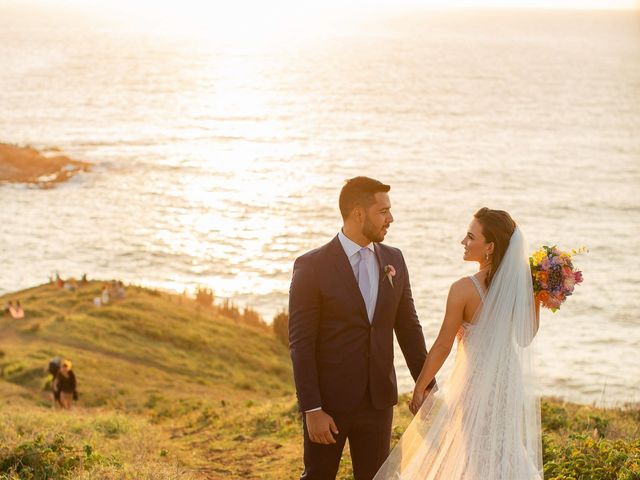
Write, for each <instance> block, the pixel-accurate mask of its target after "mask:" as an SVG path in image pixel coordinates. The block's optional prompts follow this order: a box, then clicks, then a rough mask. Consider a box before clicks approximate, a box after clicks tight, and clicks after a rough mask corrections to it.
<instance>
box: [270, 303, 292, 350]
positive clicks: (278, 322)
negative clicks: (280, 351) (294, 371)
mask: <svg viewBox="0 0 640 480" xmlns="http://www.w3.org/2000/svg"><path fill="white" fill-rule="evenodd" d="M273 333H274V334H275V336H276V338H277V339H278V340H280V341H281V342H282V343H283V344H284V345H286V346H289V314H288V313H287V312H285V311H284V310H283V311H282V312H280V313H279V314H277V315H276V316H275V317H273Z"/></svg>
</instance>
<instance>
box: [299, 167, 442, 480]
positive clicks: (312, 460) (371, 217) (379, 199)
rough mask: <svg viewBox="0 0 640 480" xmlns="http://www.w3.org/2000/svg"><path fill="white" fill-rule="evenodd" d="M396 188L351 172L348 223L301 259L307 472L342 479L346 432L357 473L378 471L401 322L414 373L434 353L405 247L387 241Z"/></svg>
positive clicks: (364, 478) (393, 393) (309, 476)
mask: <svg viewBox="0 0 640 480" xmlns="http://www.w3.org/2000/svg"><path fill="white" fill-rule="evenodd" d="M390 188H391V187H390V186H389V185H384V184H383V183H381V182H379V181H377V180H374V179H372V178H367V177H355V178H352V179H350V180H348V181H347V182H346V184H345V185H344V187H343V188H342V191H341V192H340V201H339V204H340V212H341V214H342V218H343V220H344V224H343V226H342V230H341V231H340V232H338V235H336V236H335V237H334V238H333V240H331V241H330V242H329V243H327V244H326V245H324V246H322V247H320V248H317V249H315V250H312V251H310V252H308V253H306V254H304V255H302V256H301V257H299V258H298V259H297V260H296V261H295V264H294V266H293V278H292V280H291V290H290V296H289V346H290V350H291V360H292V362H293V373H294V377H295V383H296V391H297V396H298V403H299V406H300V410H301V411H302V415H303V427H304V472H303V473H302V476H301V479H304V480H325V479H326V480H329V479H331V480H333V479H335V477H336V474H337V472H338V467H339V465H340V458H341V456H342V450H343V448H344V445H345V442H346V440H347V439H348V440H349V448H350V451H351V459H352V463H353V473H354V476H355V479H356V480H370V479H371V478H373V476H374V475H375V474H376V472H377V470H378V468H379V467H380V466H381V465H382V463H383V462H384V461H385V459H386V457H387V456H388V454H389V446H390V441H391V422H392V419H393V405H395V404H396V403H397V401H398V392H397V385H396V374H395V370H394V367H393V332H394V331H395V333H396V337H397V339H398V343H399V344H400V347H401V348H402V352H403V354H404V357H405V359H406V361H407V365H408V366H409V370H410V371H411V375H412V376H413V378H414V380H415V379H416V378H418V375H419V374H420V370H421V368H422V365H423V363H424V360H425V358H426V356H427V350H426V348H425V342H424V337H423V335H422V328H421V327H420V323H419V321H418V316H417V315H416V310H415V307H414V305H413V298H412V296H411V286H410V284H409V273H408V271H407V266H406V264H405V261H404V258H403V256H402V253H401V252H400V250H398V249H397V248H393V247H389V246H386V245H382V244H381V243H380V242H382V241H383V240H384V237H385V235H386V234H387V231H388V229H389V225H390V224H391V223H392V222H393V216H392V215H391V203H390V200H389V194H388V192H389V190H390ZM434 385H435V383H432V385H430V388H432V387H433V386H434Z"/></svg>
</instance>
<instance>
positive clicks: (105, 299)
mask: <svg viewBox="0 0 640 480" xmlns="http://www.w3.org/2000/svg"><path fill="white" fill-rule="evenodd" d="M109 300H110V295H109V289H108V288H107V286H106V285H103V286H102V294H101V295H100V303H101V304H102V305H108V304H109Z"/></svg>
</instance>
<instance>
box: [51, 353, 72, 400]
mask: <svg viewBox="0 0 640 480" xmlns="http://www.w3.org/2000/svg"><path fill="white" fill-rule="evenodd" d="M71 368H72V365H71V362H70V361H69V360H64V361H63V362H62V364H61V365H60V370H58V373H57V374H56V378H55V380H54V381H53V392H54V397H55V396H56V392H57V395H58V396H59V401H58V402H59V404H60V406H61V407H62V408H66V409H69V408H71V401H72V400H78V391H77V382H76V375H75V373H74V372H73V370H72V369H71Z"/></svg>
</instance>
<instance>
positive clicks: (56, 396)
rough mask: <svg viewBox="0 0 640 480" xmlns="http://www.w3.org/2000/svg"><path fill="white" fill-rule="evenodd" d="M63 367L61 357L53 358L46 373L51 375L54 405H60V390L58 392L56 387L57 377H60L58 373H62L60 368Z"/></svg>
mask: <svg viewBox="0 0 640 480" xmlns="http://www.w3.org/2000/svg"><path fill="white" fill-rule="evenodd" d="M61 365H62V359H61V358H60V357H53V358H52V359H51V360H50V361H49V365H48V366H47V368H46V369H45V372H47V373H49V374H50V375H51V384H50V385H51V391H52V392H53V402H54V404H59V403H60V390H56V389H55V386H56V382H55V380H56V376H57V375H58V372H59V371H60V366H61Z"/></svg>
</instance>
